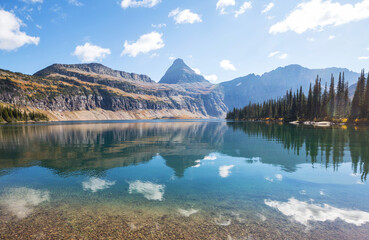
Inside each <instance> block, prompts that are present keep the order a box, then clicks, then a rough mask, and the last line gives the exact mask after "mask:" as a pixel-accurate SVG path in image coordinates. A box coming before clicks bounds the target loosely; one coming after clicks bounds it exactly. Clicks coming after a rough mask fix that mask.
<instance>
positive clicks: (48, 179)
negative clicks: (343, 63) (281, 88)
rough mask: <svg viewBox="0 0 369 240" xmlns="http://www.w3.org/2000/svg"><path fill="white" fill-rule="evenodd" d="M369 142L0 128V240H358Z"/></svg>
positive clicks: (249, 131) (303, 134)
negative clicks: (52, 239)
mask: <svg viewBox="0 0 369 240" xmlns="http://www.w3.org/2000/svg"><path fill="white" fill-rule="evenodd" d="M368 139H369V130H368V129H366V128H360V129H355V128H350V127H349V128H346V127H345V128H329V129H320V128H312V127H299V126H291V125H278V124H265V123H232V122H228V123H227V122H219V121H214V122H212V121H147V122H132V121H130V122H95V123H73V124H72V123H65V124H31V125H5V126H1V127H0V239H20V238H22V239H50V238H57V239H60V238H64V239H117V238H121V239H367V236H369V205H368V200H369V191H368V190H369V189H368V185H367V181H366V178H367V173H368V170H369V167H368V164H369V148H368V143H369V142H368V141H369V140H368Z"/></svg>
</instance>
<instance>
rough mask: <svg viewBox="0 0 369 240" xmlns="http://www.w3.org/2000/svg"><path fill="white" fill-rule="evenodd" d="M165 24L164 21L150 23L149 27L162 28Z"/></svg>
mask: <svg viewBox="0 0 369 240" xmlns="http://www.w3.org/2000/svg"><path fill="white" fill-rule="evenodd" d="M166 26H167V25H166V24H165V23H159V24H151V27H154V28H164V27H166Z"/></svg>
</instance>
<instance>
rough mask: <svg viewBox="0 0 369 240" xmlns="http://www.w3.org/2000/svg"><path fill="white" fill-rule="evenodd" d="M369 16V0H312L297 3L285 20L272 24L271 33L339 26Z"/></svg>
mask: <svg viewBox="0 0 369 240" xmlns="http://www.w3.org/2000/svg"><path fill="white" fill-rule="evenodd" d="M367 18H369V0H363V1H361V2H359V3H356V4H349V3H348V4H341V3H338V2H332V1H331V0H327V1H323V0H311V1H309V2H303V3H300V4H298V5H297V8H296V9H295V10H293V11H292V12H291V13H290V14H289V15H288V16H287V17H286V18H285V19H284V20H283V21H281V22H278V23H276V24H274V25H272V26H271V27H270V29H269V33H272V34H276V33H283V32H287V31H294V32H296V33H299V34H301V33H303V32H305V31H307V30H323V29H324V27H326V26H339V25H342V24H346V23H349V22H356V21H360V20H363V19H367Z"/></svg>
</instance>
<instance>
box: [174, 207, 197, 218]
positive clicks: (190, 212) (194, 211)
mask: <svg viewBox="0 0 369 240" xmlns="http://www.w3.org/2000/svg"><path fill="white" fill-rule="evenodd" d="M198 211H199V210H198V209H193V208H191V209H189V210H185V209H181V208H179V209H178V212H179V213H180V214H182V215H183V216H185V217H189V216H191V215H192V214H195V213H197V212H198Z"/></svg>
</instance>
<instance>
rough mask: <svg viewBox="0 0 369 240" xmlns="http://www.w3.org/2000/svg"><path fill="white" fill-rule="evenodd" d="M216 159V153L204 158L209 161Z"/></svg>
mask: <svg viewBox="0 0 369 240" xmlns="http://www.w3.org/2000/svg"><path fill="white" fill-rule="evenodd" d="M216 159H217V156H216V155H214V154H210V155H209V156H206V157H204V159H203V160H207V161H214V160H216Z"/></svg>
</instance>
